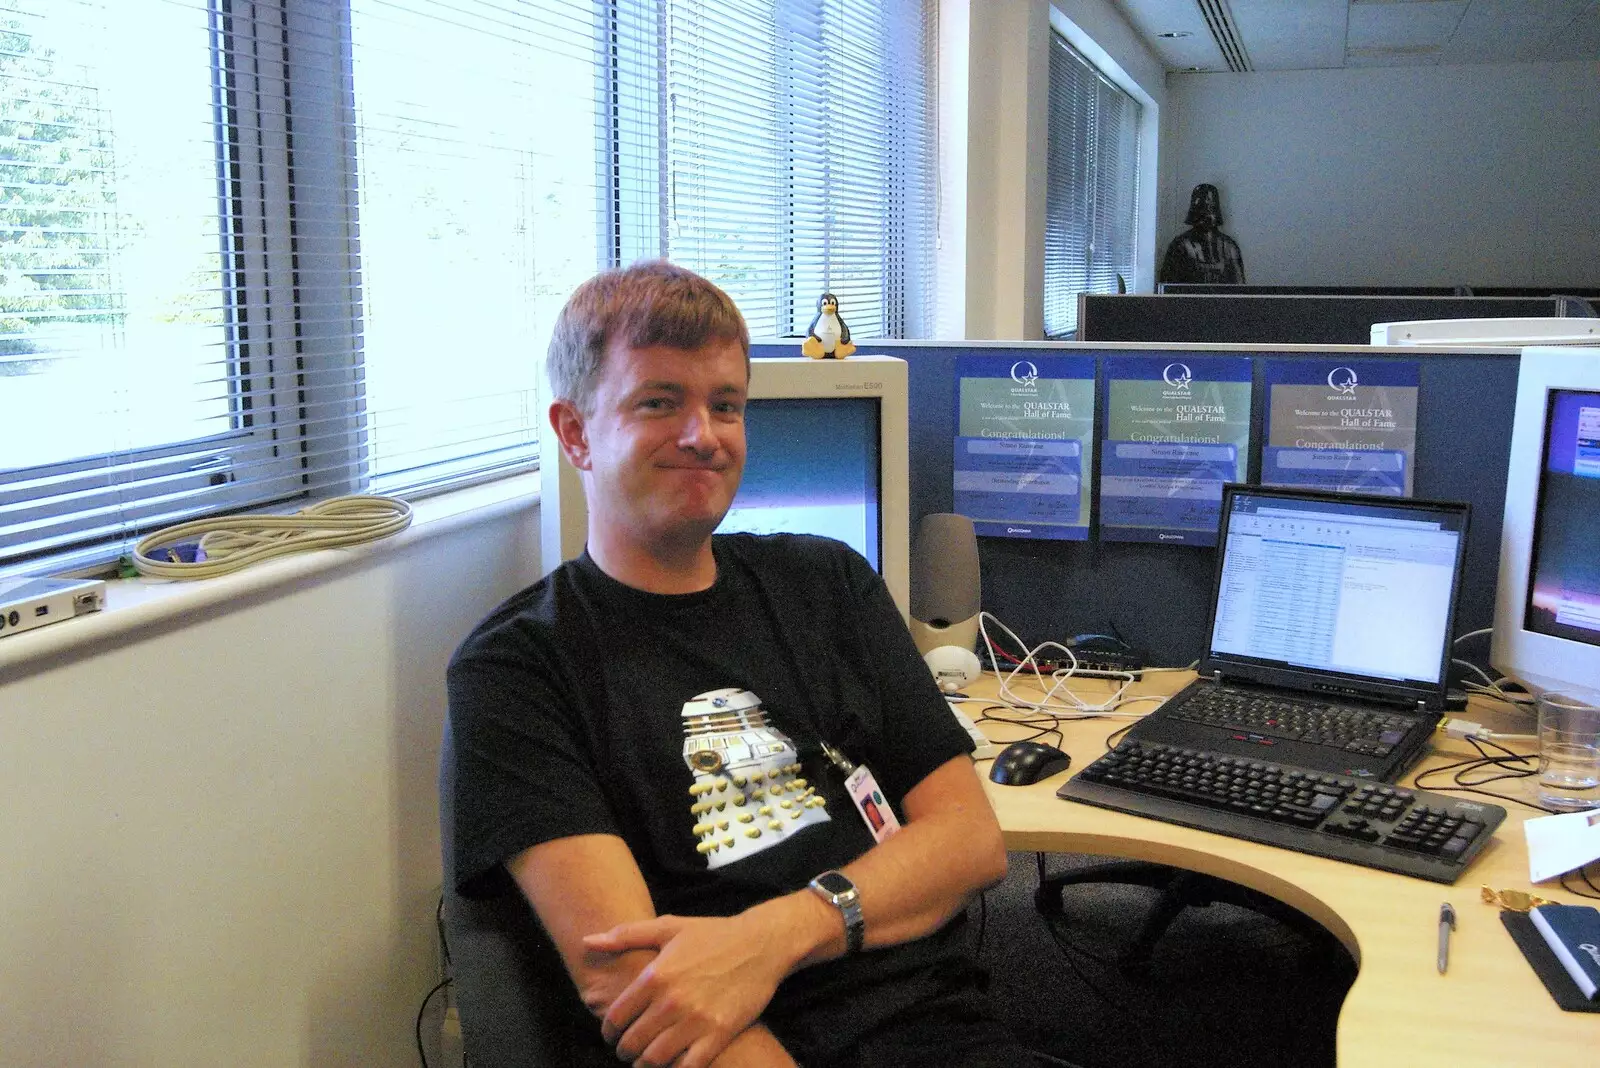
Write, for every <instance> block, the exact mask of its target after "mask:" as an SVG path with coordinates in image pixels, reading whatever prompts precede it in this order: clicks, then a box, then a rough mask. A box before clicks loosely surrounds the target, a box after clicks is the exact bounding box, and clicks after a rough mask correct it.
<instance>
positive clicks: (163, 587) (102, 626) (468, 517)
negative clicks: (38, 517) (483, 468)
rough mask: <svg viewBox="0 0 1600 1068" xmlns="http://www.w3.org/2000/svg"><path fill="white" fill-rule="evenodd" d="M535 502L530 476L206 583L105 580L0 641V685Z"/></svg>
mask: <svg viewBox="0 0 1600 1068" xmlns="http://www.w3.org/2000/svg"><path fill="white" fill-rule="evenodd" d="M538 499H539V473H538V472H537V471H534V472H530V473H526V474H519V475H513V476H511V477H509V478H503V479H498V480H496V481H494V482H487V483H484V484H482V485H477V486H471V487H468V488H467V489H462V490H456V491H454V492H452V493H441V494H439V495H438V496H435V497H427V498H424V499H423V500H420V501H416V502H414V503H413V504H412V519H411V525H410V526H409V527H407V528H406V529H405V530H403V531H401V532H400V533H399V534H396V535H393V536H392V537H387V538H382V539H380V540H378V541H373V542H367V543H365V544H362V545H354V546H349V547H346V548H340V549H319V550H316V551H313V552H305V553H296V554H292V555H289V556H283V557H278V558H276V559H272V560H267V561H264V562H262V563H259V564H255V565H253V566H250V567H246V568H244V569H242V570H240V571H236V572H233V573H232V574H228V575H222V576H219V577H217V578H211V579H197V580H185V579H160V578H144V577H140V578H132V579H112V580H109V581H107V582H106V606H105V608H103V609H102V610H100V611H99V612H92V613H90V614H88V615H85V616H78V617H76V618H73V619H67V620H62V621H61V622H60V623H52V624H50V625H49V626H45V627H40V628H38V629H37V630H30V631H25V632H23V633H20V634H14V635H11V636H9V637H3V638H0V680H3V675H4V674H5V673H8V672H9V670H10V669H13V668H16V667H17V666H19V665H22V664H26V663H28V662H30V661H35V660H44V659H48V658H50V657H54V656H57V655H59V654H62V653H65V652H69V651H77V650H80V649H82V648H85V647H87V646H91V645H95V644H99V643H101V642H105V641H109V640H111V639H113V638H123V639H125V638H127V637H128V636H130V635H132V634H134V633H136V632H138V631H141V630H145V629H148V628H151V627H156V626H160V625H161V624H163V623H165V622H167V621H169V620H173V619H177V618H179V617H183V616H188V615H191V614H193V613H194V612H196V611H198V610H200V609H204V608H209V607H212V606H215V605H220V604H225V603H227V602H229V601H234V600H240V599H244V598H247V597H251V596H256V595H259V594H262V593H264V592H269V591H271V590H274V589H279V588H282V587H284V586H287V585H289V584H291V583H294V582H296V581H299V580H301V579H304V578H306V577H307V576H311V575H318V574H323V573H326V572H329V571H333V570H335V569H337V568H341V567H345V566H348V565H349V564H351V563H352V562H355V561H358V560H362V559H365V558H368V557H371V556H374V555H379V554H387V553H391V552H394V551H396V550H397V549H401V548H404V547H406V546H409V545H414V544H416V543H417V542H420V541H423V540H425V539H428V538H433V537H437V536H439V535H441V534H447V533H450V532H451V531H454V530H458V529H460V528H461V527H464V526H467V525H470V524H472V523H478V522H483V521H485V520H488V519H492V518H494V517H496V516H498V515H501V514H504V513H508V512H512V511H515V510H517V509H519V508H525V507H527V506H529V505H530V504H532V503H535V502H537V501H538Z"/></svg>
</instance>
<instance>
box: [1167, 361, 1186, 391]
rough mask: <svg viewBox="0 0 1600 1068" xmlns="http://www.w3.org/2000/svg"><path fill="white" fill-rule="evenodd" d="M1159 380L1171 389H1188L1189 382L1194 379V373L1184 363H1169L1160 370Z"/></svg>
mask: <svg viewBox="0 0 1600 1068" xmlns="http://www.w3.org/2000/svg"><path fill="white" fill-rule="evenodd" d="M1161 380H1162V381H1163V382H1165V383H1166V384H1167V385H1169V386H1171V387H1172V388H1173V389H1181V390H1183V391H1184V392H1185V393H1187V392H1188V391H1189V383H1190V382H1193V381H1194V373H1193V372H1192V371H1190V370H1189V365H1188V364H1185V363H1169V364H1167V366H1166V367H1165V368H1163V369H1162V371H1161Z"/></svg>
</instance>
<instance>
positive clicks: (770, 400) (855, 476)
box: [540, 356, 911, 618]
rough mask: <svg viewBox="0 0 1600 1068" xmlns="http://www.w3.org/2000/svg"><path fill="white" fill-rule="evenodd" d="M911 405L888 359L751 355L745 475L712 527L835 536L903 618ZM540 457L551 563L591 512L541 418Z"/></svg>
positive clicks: (574, 551) (569, 549) (574, 546)
mask: <svg viewBox="0 0 1600 1068" xmlns="http://www.w3.org/2000/svg"><path fill="white" fill-rule="evenodd" d="M907 406H908V402H907V374H906V364H905V361H904V360H901V359H897V358H895V357H891V356H855V357H852V358H851V359H848V360H810V359H806V358H804V357H777V358H771V359H754V360H751V361H750V403H749V407H748V408H747V409H746V412H745V436H746V441H747V447H748V455H747V457H746V461H745V472H744V479H743V482H742V483H741V485H740V488H739V493H738V495H737V496H736V497H735V498H734V502H733V508H732V509H731V510H730V511H729V513H728V517H727V518H726V519H725V520H723V524H722V526H721V527H719V528H718V529H719V530H720V531H724V532H727V531H750V532H754V533H777V532H785V533H801V534H821V535H824V536H827V537H831V538H837V539H838V540H840V541H843V542H845V543H846V544H848V545H850V546H851V547H852V548H854V549H855V550H856V551H857V552H859V553H861V555H862V556H864V557H866V559H867V561H868V562H869V563H871V564H872V566H873V567H874V568H876V569H877V571H878V573H879V574H880V575H882V576H883V578H884V582H885V583H886V584H887V585H888V587H889V593H890V595H891V596H892V597H893V598H894V601H895V604H896V605H897V606H898V607H899V609H900V614H901V615H902V616H906V617H908V618H909V610H910V554H911V551H910V542H911V536H910V483H911V478H910V471H909V466H908V464H909V461H908V458H907V457H908V451H907V428H908V414H907ZM547 422H548V421H547ZM540 457H541V463H540V467H541V470H542V471H543V478H542V482H543V496H542V501H541V507H540V514H541V520H540V524H541V537H540V555H541V558H542V562H543V565H544V569H545V570H546V571H549V570H550V569H552V568H554V567H555V566H556V565H557V564H559V563H561V561H563V560H567V559H571V558H572V557H575V556H577V555H578V554H579V553H580V552H582V551H583V544H584V539H585V535H586V531H587V523H588V513H587V510H586V509H585V507H584V501H583V486H582V483H581V482H580V480H579V478H578V473H577V472H576V471H575V470H573V468H572V466H571V465H570V464H568V463H567V462H566V459H565V458H564V457H562V456H561V450H560V447H559V446H558V445H557V444H556V442H555V436H554V433H553V432H552V431H551V430H550V429H549V427H548V426H547V427H545V428H544V430H543V434H542V437H541V441H540Z"/></svg>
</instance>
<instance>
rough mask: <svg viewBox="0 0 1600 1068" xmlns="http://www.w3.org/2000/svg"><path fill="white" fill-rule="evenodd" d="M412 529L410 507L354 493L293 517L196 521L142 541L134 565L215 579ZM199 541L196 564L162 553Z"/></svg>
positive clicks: (163, 574)
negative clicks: (293, 555)
mask: <svg viewBox="0 0 1600 1068" xmlns="http://www.w3.org/2000/svg"><path fill="white" fill-rule="evenodd" d="M410 525H411V505H409V504H407V503H406V502H405V501H402V500H400V499H399V498H398V497H380V496H377V495H374V494H361V493H358V494H351V495H348V496H344V497H330V498H329V499H328V500H325V501H318V502H317V503H316V504H313V505H311V506H310V507H308V508H304V509H301V510H300V511H298V512H295V513H294V514H293V515H236V516H218V517H213V518H211V519H196V520H192V521H191V522H188V523H179V524H177V525H175V526H170V527H164V528H162V529H161V530H158V531H156V532H155V533H153V534H149V535H146V536H145V537H143V538H140V539H139V542H138V544H137V545H135V546H134V547H133V566H134V567H135V568H137V569H138V571H139V573H140V574H141V575H150V576H152V577H154V578H170V579H202V578H215V577H217V576H218V575H225V574H228V573H229V572H231V571H237V570H239V569H240V568H244V567H248V566H250V565H251V564H254V563H259V562H260V561H262V560H266V559H270V558H271V557H274V556H284V555H287V554H288V553H299V552H308V551H310V550H312V549H332V548H336V547H338V546H341V545H358V544H360V543H362V542H367V541H375V540H377V539H378V538H386V537H388V536H389V535H391V534H398V533H400V532H401V531H402V530H404V529H406V527H408V526H410ZM188 542H197V543H198V544H199V547H200V553H199V555H200V556H202V557H203V559H197V560H195V561H194V562H193V563H190V562H187V561H184V560H180V559H178V558H177V556H176V554H169V557H168V558H167V559H162V558H161V556H160V550H162V549H163V548H170V547H172V546H176V545H182V544H185V543H188Z"/></svg>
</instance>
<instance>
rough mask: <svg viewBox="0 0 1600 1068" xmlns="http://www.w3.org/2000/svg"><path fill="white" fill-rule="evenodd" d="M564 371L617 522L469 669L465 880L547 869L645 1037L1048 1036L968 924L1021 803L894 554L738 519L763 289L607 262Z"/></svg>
mask: <svg viewBox="0 0 1600 1068" xmlns="http://www.w3.org/2000/svg"><path fill="white" fill-rule="evenodd" d="M548 370H549V375H550V380H551V384H552V386H553V387H554V388H553V393H554V396H555V397H556V398H557V399H556V400H555V402H554V403H553V404H551V406H550V411H549V418H550V420H551V423H552V426H553V427H554V429H555V432H556V435H557V437H558V438H559V441H560V444H561V449H562V451H563V453H564V454H565V455H566V457H567V459H568V460H570V461H571V462H572V464H573V466H574V467H576V468H577V469H578V471H579V472H580V473H581V477H582V479H583V484H584V491H585V495H586V497H587V501H588V544H587V548H586V550H585V552H584V554H583V555H582V556H581V557H579V558H578V559H577V560H573V561H568V562H567V563H565V564H563V565H562V566H560V567H559V568H557V569H556V570H555V571H554V572H552V573H551V574H550V575H548V576H546V577H545V578H544V579H542V580H541V581H540V582H538V583H537V584H535V585H534V586H532V587H530V588H529V589H527V590H525V591H523V592H522V593H520V594H518V595H517V596H515V597H513V598H512V599H511V600H509V601H507V602H506V603H505V604H504V605H502V606H501V607H500V608H499V609H497V610H496V611H495V612H494V613H493V614H492V615H491V616H490V617H489V618H488V619H486V620H485V621H484V622H483V623H482V624H481V625H480V626H479V627H478V628H477V629H476V630H475V631H474V632H473V634H472V635H471V636H470V637H469V638H468V639H467V640H466V641H465V642H464V643H463V644H462V646H461V648H460V650H459V651H458V652H457V654H456V657H455V659H454V660H453V661H452V663H451V666H450V672H449V695H450V716H451V724H452V731H453V735H452V741H453V744H454V749H455V760H456V764H455V771H456V776H457V778H456V788H455V791H454V794H453V798H452V800H453V802H454V831H455V857H456V865H455V866H456V870H455V871H454V872H453V873H451V876H450V877H452V878H454V879H455V880H456V885H457V888H458V889H459V890H460V892H461V893H462V894H464V895H466V896H469V897H471V896H479V897H483V896H490V895H494V894H497V893H503V892H515V891H516V889H520V891H521V892H522V893H523V894H524V895H525V896H526V898H527V900H528V902H529V903H530V904H531V905H532V907H533V910H534V912H535V914H536V915H537V916H538V919H539V921H540V922H541V924H542V925H543V927H544V929H545V930H546V931H547V932H548V933H549V935H550V937H551V939H552V940H553V941H554V943H555V946H556V948H557V949H558V950H559V952H560V954H561V958H562V961H563V963H564V964H565V967H566V970H567V972H568V974H569V975H570V977H571V981H572V982H573V983H574V984H575V986H576V989H577V991H578V993H579V995H580V996H581V997H582V1000H583V1003H584V1004H585V1005H586V1006H587V1007H588V1008H589V1009H590V1011H592V1012H593V1013H594V1015H595V1016H596V1017H597V1022H596V1024H595V1027H594V1031H593V1042H594V1044H595V1045H596V1046H598V1047H599V1048H601V1049H604V1045H602V1043H608V1044H610V1046H612V1047H613V1050H612V1051H611V1054H610V1055H611V1056H614V1057H617V1058H621V1059H622V1060H625V1061H631V1062H633V1063H635V1064H643V1065H668V1064H671V1065H678V1066H684V1068H699V1066H705V1065H711V1064H716V1065H719V1066H733V1065H792V1064H795V1063H796V1062H799V1063H802V1064H805V1065H806V1066H807V1068H822V1066H851V1068H867V1066H873V1065H884V1066H888V1065H904V1064H918V1065H949V1066H957V1065H960V1066H978V1065H983V1066H991V1065H992V1066H996V1068H998V1066H1002V1065H1003V1066H1008V1068H1009V1066H1011V1065H1014V1064H1017V1063H1019V1062H1021V1061H1025V1060H1027V1059H1028V1054H1027V1053H1026V1052H1025V1051H1024V1050H1022V1049H1020V1048H1019V1047H1017V1046H1015V1045H1014V1044H1012V1043H1011V1042H1010V1040H1009V1039H1008V1038H1007V1037H1006V1033H1005V1031H1004V1029H1003V1028H1001V1026H1000V1025H999V1024H997V1023H996V1022H995V1021H994V1020H993V1019H992V1018H991V1017H990V1016H989V1015H988V1011H987V1007H986V1005H985V1002H984V999H983V997H982V993H981V991H982V986H983V975H982V973H981V972H980V971H979V970H978V969H977V967H976V965H975V964H973V963H972V961H971V959H970V955H969V954H968V952H967V949H966V946H965V944H964V943H965V936H964V932H963V930H962V921H963V920H964V916H965V909H966V905H967V903H968V901H969V900H970V899H971V898H972V897H973V895H974V894H976V893H977V892H978V891H979V890H981V889H983V888H984V887H987V886H990V885H992V884H994V883H996V882H998V881H999V880H1000V879H1001V878H1002V877H1003V876H1004V873H1005V870H1006V857H1005V850H1004V845H1003V843H1002V840H1001V836H1000V829H999V826H998V824H997V823H996V821H995V817H994V814H993V812H992V810H991V809H990V807H989V803H988V800H987V799H986V798H985V796H984V793H983V789H982V787H981V786H980V784H979V781H978V778H977V775H976V773H975V772H974V770H973V768H972V764H971V761H970V760H969V759H968V757H967V753H968V751H969V749H970V748H971V743H970V741H969V740H968V737H967V735H966V733H965V732H964V731H963V730H962V729H961V727H960V726H959V725H958V724H957V723H956V721H955V720H954V718H953V717H952V716H951V715H950V713H949V711H948V710H947V709H946V706H945V704H944V701H943V699H942V698H941V697H940V695H939V691H938V689H937V687H936V686H935V685H934V681H933V678H932V676H931V674H930V673H929V671H928V669H927V668H926V666H925V665H924V664H923V662H922V659H921V658H920V657H919V656H918V655H917V650H916V647H915V645H914V644H913V643H912V640H911V636H910V634H909V633H908V632H907V630H906V627H905V624H904V622H903V621H902V619H901V617H900V615H899V613H898V611H897V610H896V608H895V605H894V603H893V601H892V600H891V599H890V597H889V594H888V591H887V589H886V588H885V586H884V584H883V582H882V580H881V579H880V578H879V577H878V576H877V574H876V573H874V572H873V571H872V569H871V568H870V567H869V565H868V564H867V563H866V561H865V560H863V559H862V558H861V557H860V556H858V555H857V554H856V553H854V552H853V551H852V550H850V549H849V548H848V547H846V546H844V545H842V544H840V543H838V542H834V541H830V540H827V539H823V538H816V537H807V536H798V535H765V536H757V535H748V534H727V535H717V536H715V537H713V535H712V531H713V530H715V528H716V527H717V524H718V523H720V522H721V521H722V518H723V516H724V514H725V513H726V512H727V510H728V507H729V505H730V503H731V502H732V500H733V496H734V492H735V491H736V490H737V489H738V487H739V480H740V475H741V473H742V469H743V465H744V458H745V435H744V407H745V397H746V391H747V388H748V385H749V374H750V364H749V335H748V333H747V331H746V328H745V325H744V320H743V317H742V316H741V315H740V314H739V311H738V309H737V308H736V307H735V306H734V305H733V303H732V301H731V300H730V299H729V298H728V296H727V295H726V294H725V293H723V292H722V291H721V290H720V289H718V288H717V287H716V286H714V285H712V284H711V283H710V282H708V281H706V280H705V279H703V278H700V277H699V276H697V275H695V274H693V273H691V272H689V271H686V270H683V269H681V268H677V267H674V266H671V265H669V264H666V263H659V262H658V263H646V264H640V265H636V266H634V267H631V268H628V269H626V270H617V271H609V272H606V273H603V274H601V275H599V276H597V277H595V278H593V279H591V280H590V281H588V282H586V283H584V284H583V285H582V286H580V287H579V288H578V290H577V291H576V292H575V293H574V294H573V295H572V297H571V299H570V300H569V301H568V302H567V305H566V307H565V308H564V309H563V310H562V312H561V315H560V318H559V320H558V322H557V324H556V328H555V331H554V335H553V338H552V340H551V344H550V355H549V367H548ZM546 462H547V463H553V462H555V460H554V457H550V458H547V459H546ZM861 769H866V772H863V771H862V770H861ZM863 776H865V777H866V778H865V781H864V780H863ZM874 790H876V791H878V793H877V795H876V796H878V797H881V798H883V799H884V800H885V802H886V803H887V808H880V811H879V815H880V819H879V820H877V821H874V823H873V825H871V826H869V824H868V822H867V820H866V819H865V818H864V816H863V811H862V809H861V807H859V806H858V804H857V801H856V800H855V799H858V798H863V797H867V796H870V795H872V792H873V791H874ZM891 817H892V818H891ZM508 874H509V876H510V878H509V880H508V879H507V875H508ZM513 884H514V886H513ZM466 1023H467V1026H469V1027H470V1026H472V1021H470V1020H468V1021H466Z"/></svg>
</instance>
